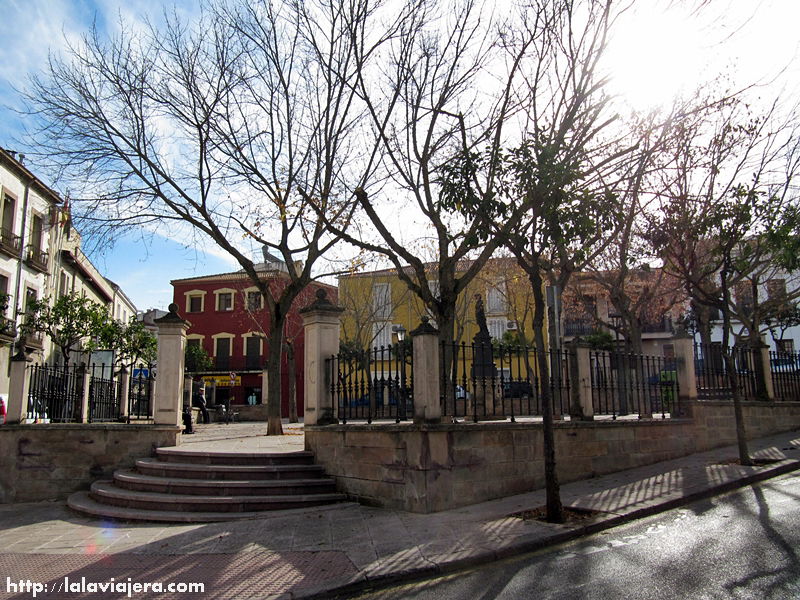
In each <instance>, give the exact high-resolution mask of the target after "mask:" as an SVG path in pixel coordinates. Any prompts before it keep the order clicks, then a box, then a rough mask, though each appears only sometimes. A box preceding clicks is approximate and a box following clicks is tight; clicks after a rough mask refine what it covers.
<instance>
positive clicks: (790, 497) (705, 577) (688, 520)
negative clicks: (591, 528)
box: [340, 472, 800, 600]
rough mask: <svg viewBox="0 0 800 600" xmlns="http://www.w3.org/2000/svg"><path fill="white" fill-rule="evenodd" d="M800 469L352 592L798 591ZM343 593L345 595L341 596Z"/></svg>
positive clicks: (448, 596)
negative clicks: (595, 529) (438, 572)
mask: <svg viewBox="0 0 800 600" xmlns="http://www.w3.org/2000/svg"><path fill="white" fill-rule="evenodd" d="M799 554H800V473H797V472H795V473H792V474H789V475H785V476H782V477H778V478H775V479H770V480H767V481H765V482H763V483H760V484H757V485H752V486H748V487H745V488H742V489H740V490H737V491H735V492H731V493H728V494H725V495H722V496H718V497H714V498H710V499H707V500H702V501H700V502H696V503H694V504H690V505H688V506H686V507H684V508H681V509H677V510H672V511H669V512H665V513H661V514H659V515H656V516H653V517H650V518H646V519H642V520H639V521H635V522H633V523H630V524H627V525H624V526H621V527H617V528H613V529H610V530H608V531H606V532H603V533H602V534H598V535H594V536H590V537H587V538H583V539H581V540H578V541H575V542H571V543H569V544H564V545H561V546H556V547H553V548H550V549H548V550H545V551H541V552H538V553H535V554H528V555H524V556H521V557H516V558H514V559H510V560H507V561H503V562H499V563H492V564H490V565H486V566H483V567H479V568H474V569H471V570H468V571H464V572H460V573H456V574H451V575H448V576H444V577H439V578H435V579H430V580H426V581H421V582H416V583H408V584H405V585H398V586H395V587H391V588H385V589H382V590H376V591H368V592H363V593H361V594H360V595H356V596H352V597H354V598H359V599H364V600H366V599H381V600H395V599H397V600H399V599H404V598H414V599H417V600H427V599H430V600H463V599H465V598H469V599H471V600H490V599H494V598H498V599H516V598H537V599H538V598H542V599H556V598H559V599H560V598H563V599H570V600H576V599H598V600H600V599H604V600H607V599H618V598H620V599H623V598H636V599H640V598H687V599H688V598H691V599H692V600H699V599H705V598H709V599H711V598H713V599H717V598H736V599H751V598H752V599H756V598H757V599H769V600H773V599H774V600H779V599H786V600H789V599H797V598H800V557H799V556H798V555H799ZM340 597H342V598H344V596H340Z"/></svg>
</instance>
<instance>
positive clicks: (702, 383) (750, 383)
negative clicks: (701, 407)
mask: <svg viewBox="0 0 800 600" xmlns="http://www.w3.org/2000/svg"><path fill="white" fill-rule="evenodd" d="M727 352H730V356H731V358H732V359H733V364H734V366H735V369H736V376H735V379H736V386H737V388H738V390H739V393H740V395H741V397H742V398H743V399H746V400H754V399H756V398H759V397H761V398H764V397H766V390H764V378H763V377H760V376H759V370H760V369H761V367H760V360H761V359H760V355H759V353H760V352H761V351H760V349H758V348H750V347H748V346H742V345H737V346H734V347H733V348H730V349H729V350H728V351H727ZM725 356H726V351H725V349H724V348H723V347H722V344H719V343H711V344H695V345H694V366H695V377H696V380H697V397H698V398H699V399H700V400H729V399H730V398H731V397H732V390H731V383H730V382H731V377H729V372H728V367H727V366H726V361H725Z"/></svg>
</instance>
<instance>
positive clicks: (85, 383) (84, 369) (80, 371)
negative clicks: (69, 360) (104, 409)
mask: <svg viewBox="0 0 800 600" xmlns="http://www.w3.org/2000/svg"><path fill="white" fill-rule="evenodd" d="M75 376H76V377H80V378H81V423H88V422H89V417H90V416H91V413H90V407H89V392H90V387H91V385H92V373H91V372H90V371H89V367H88V366H86V364H85V363H81V364H80V366H79V367H78V368H77V369H76V371H75Z"/></svg>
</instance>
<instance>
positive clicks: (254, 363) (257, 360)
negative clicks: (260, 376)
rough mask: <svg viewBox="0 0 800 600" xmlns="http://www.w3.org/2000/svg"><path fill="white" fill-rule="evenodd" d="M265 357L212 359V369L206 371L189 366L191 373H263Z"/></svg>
mask: <svg viewBox="0 0 800 600" xmlns="http://www.w3.org/2000/svg"><path fill="white" fill-rule="evenodd" d="M265 360H266V358H265V357H263V356H261V355H251V356H216V357H213V358H212V359H211V367H210V368H209V369H206V370H204V371H195V370H193V369H192V368H191V365H187V370H189V371H190V372H216V371H222V372H229V371H261V369H262V368H263V367H264V361H265Z"/></svg>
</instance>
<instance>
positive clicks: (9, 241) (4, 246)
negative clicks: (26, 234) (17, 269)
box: [0, 227, 22, 257]
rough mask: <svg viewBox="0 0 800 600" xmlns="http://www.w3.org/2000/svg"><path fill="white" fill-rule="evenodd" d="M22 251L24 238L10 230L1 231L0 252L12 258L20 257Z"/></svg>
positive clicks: (3, 229)
mask: <svg viewBox="0 0 800 600" xmlns="http://www.w3.org/2000/svg"><path fill="white" fill-rule="evenodd" d="M21 249H22V238H21V237H20V236H18V235H14V232H13V231H11V230H10V229H6V228H5V227H3V228H2V229H0V251H2V252H4V253H5V254H8V255H9V256H12V257H18V256H19V251H20V250H21Z"/></svg>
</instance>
